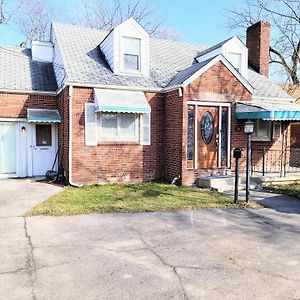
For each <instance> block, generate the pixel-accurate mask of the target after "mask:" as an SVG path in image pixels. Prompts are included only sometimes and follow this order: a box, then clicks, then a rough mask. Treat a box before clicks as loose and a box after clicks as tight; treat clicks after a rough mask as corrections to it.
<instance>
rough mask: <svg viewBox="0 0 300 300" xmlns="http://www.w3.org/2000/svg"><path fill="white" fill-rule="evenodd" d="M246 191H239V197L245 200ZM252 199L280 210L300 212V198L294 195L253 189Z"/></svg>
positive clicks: (251, 192) (231, 193) (230, 193)
mask: <svg viewBox="0 0 300 300" xmlns="http://www.w3.org/2000/svg"><path fill="white" fill-rule="evenodd" d="M245 193H246V192H245V191H239V199H241V200H244V199H245ZM225 194H229V195H231V196H233V195H234V193H233V192H226V193H225ZM250 199H251V200H253V201H257V202H258V203H259V204H261V205H262V206H264V207H267V208H271V209H274V210H276V211H278V212H283V213H297V214H300V199H297V198H294V197H290V196H285V195H281V194H275V193H270V192H266V191H257V190H253V191H250Z"/></svg>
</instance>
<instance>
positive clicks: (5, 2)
mask: <svg viewBox="0 0 300 300" xmlns="http://www.w3.org/2000/svg"><path fill="white" fill-rule="evenodd" d="M21 5H22V1H21V0H18V1H17V0H16V1H15V0H0V24H4V23H7V22H8V21H9V20H10V19H11V17H12V16H13V15H14V14H15V13H16V12H17V11H18V10H19V8H20V7H21Z"/></svg>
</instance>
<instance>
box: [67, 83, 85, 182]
mask: <svg viewBox="0 0 300 300" xmlns="http://www.w3.org/2000/svg"><path fill="white" fill-rule="evenodd" d="M72 99H73V86H72V85H70V86H69V184H70V185H72V186H75V187H81V186H82V184H81V185H80V184H76V183H74V182H73V181H72V134H73V132H72V129H73V119H72Z"/></svg>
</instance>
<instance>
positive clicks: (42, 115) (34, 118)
mask: <svg viewBox="0 0 300 300" xmlns="http://www.w3.org/2000/svg"><path fill="white" fill-rule="evenodd" d="M27 121H28V122H29V123H60V122H61V118H60V115H59V112H58V110H57V109H32V108H29V109H27Z"/></svg>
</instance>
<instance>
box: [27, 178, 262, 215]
mask: <svg viewBox="0 0 300 300" xmlns="http://www.w3.org/2000/svg"><path fill="white" fill-rule="evenodd" d="M228 207H237V208H238V207H258V205H256V204H255V203H250V204H246V203H245V202H241V203H240V204H238V205H236V204H233V200H232V198H231V197H229V196H226V195H223V194H219V193H217V192H213V191H209V190H203V189H199V188H193V187H182V186H179V187H178V186H175V185H167V184H158V183H146V184H132V185H119V184H107V185H93V186H84V187H81V188H75V187H66V188H64V189H63V190H62V191H61V192H60V193H58V194H57V195H55V196H52V197H51V198H49V199H48V200H46V201H45V202H42V203H40V204H39V205H37V206H36V207H34V208H33V209H32V210H30V211H29V212H28V213H27V215H28V216H35V215H55V216H60V215H76V214H88V213H104V212H105V213H109V212H152V211H171V210H187V209H198V208H228Z"/></svg>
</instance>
